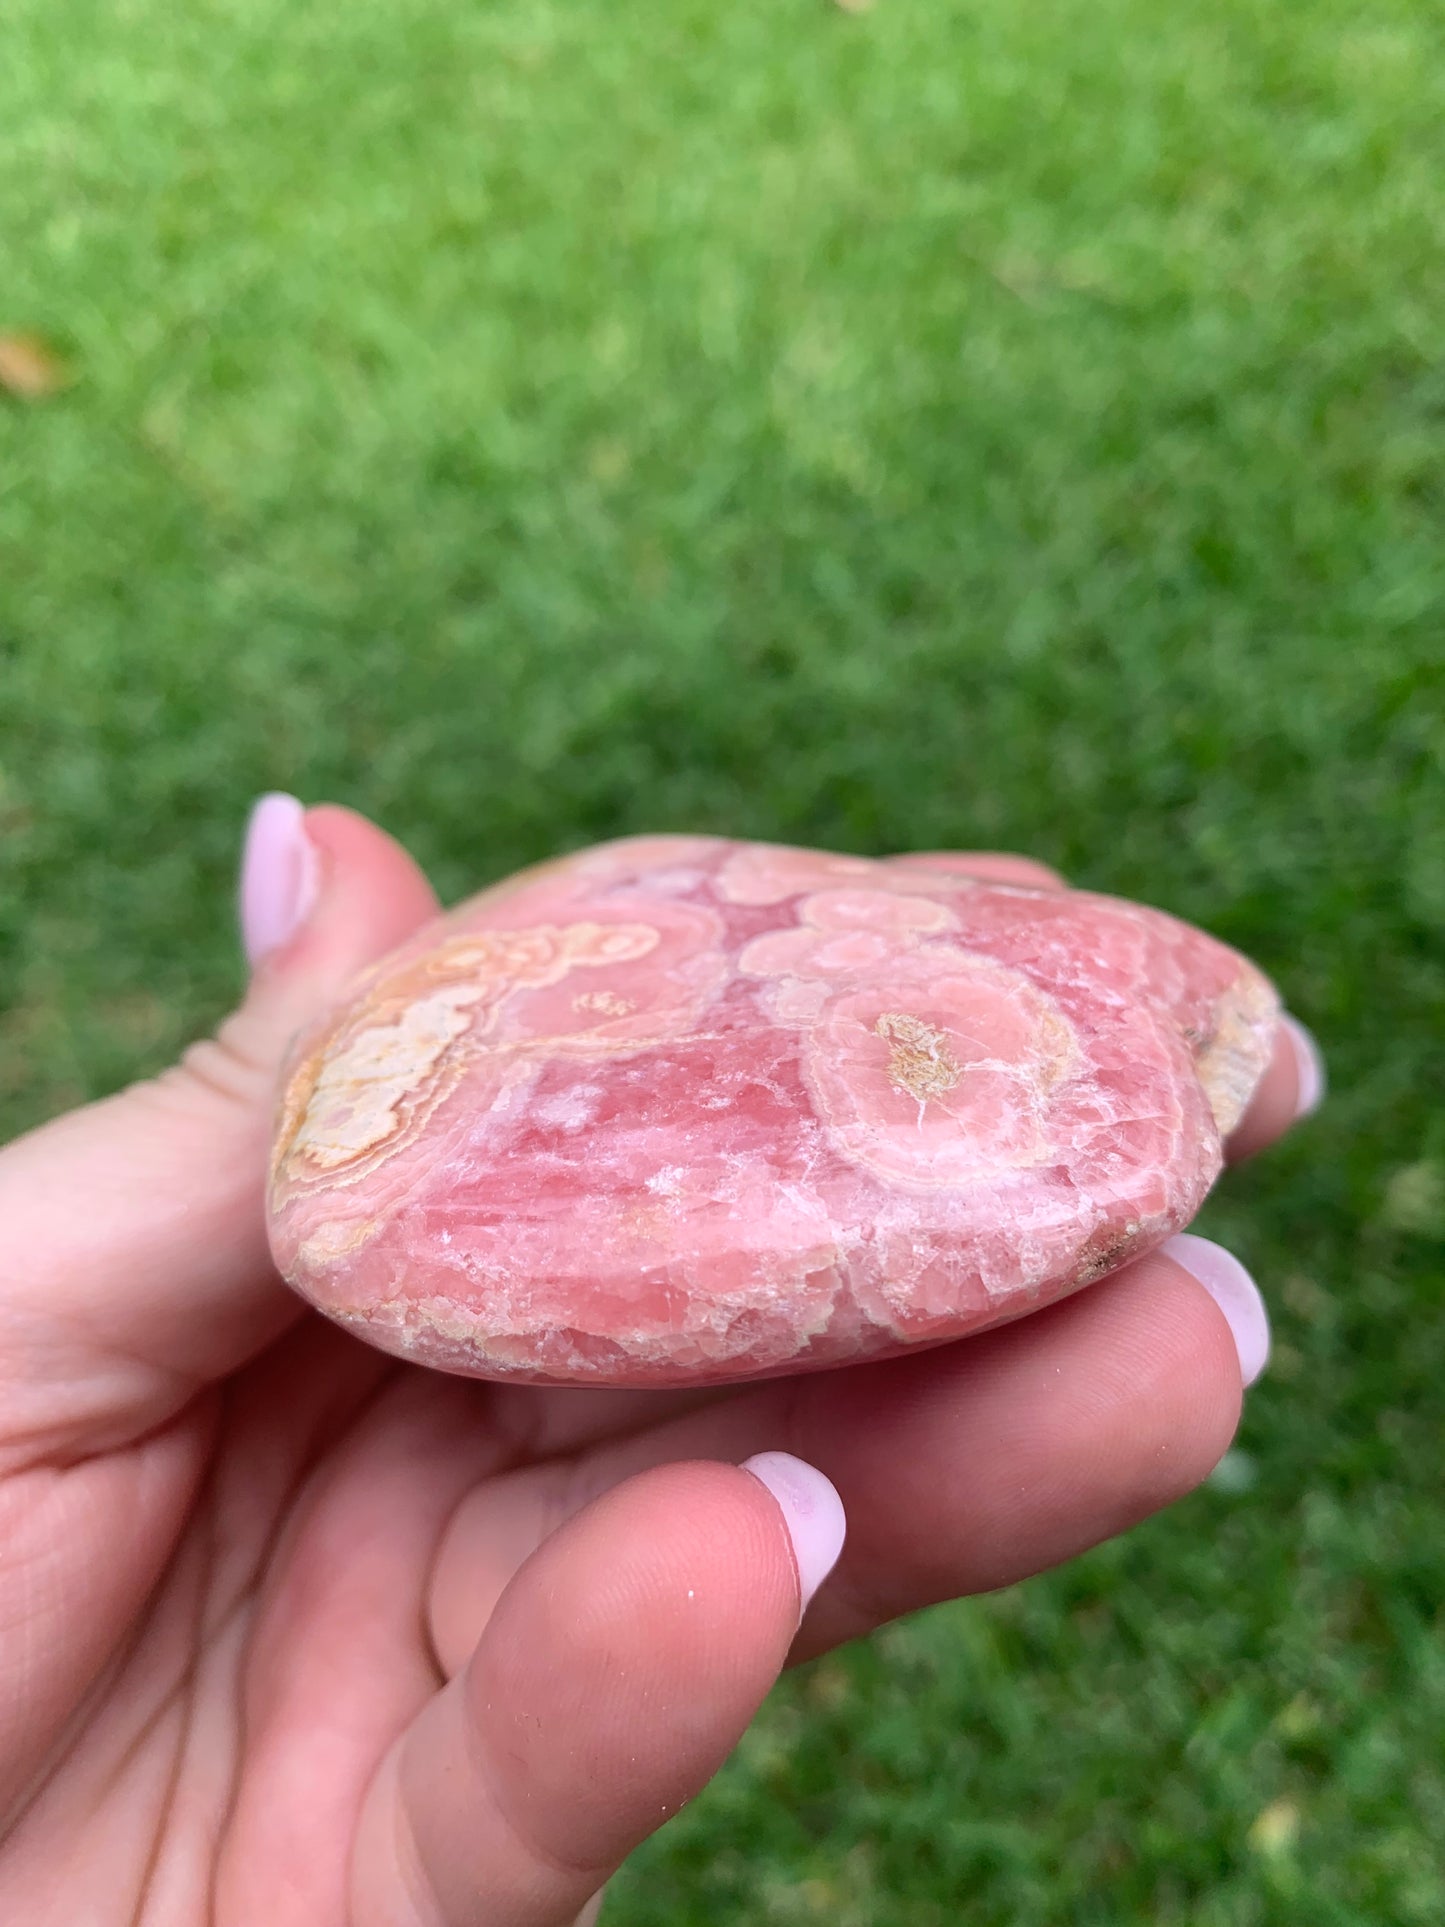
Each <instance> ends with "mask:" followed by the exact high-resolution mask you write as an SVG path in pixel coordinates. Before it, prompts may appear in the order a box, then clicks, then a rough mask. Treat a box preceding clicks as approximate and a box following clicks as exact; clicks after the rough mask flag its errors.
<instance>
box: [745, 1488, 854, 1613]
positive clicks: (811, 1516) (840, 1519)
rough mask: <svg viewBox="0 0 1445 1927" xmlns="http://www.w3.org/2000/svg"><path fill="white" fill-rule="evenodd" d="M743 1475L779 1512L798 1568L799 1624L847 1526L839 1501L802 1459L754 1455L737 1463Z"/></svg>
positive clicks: (829, 1568)
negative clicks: (756, 1483)
mask: <svg viewBox="0 0 1445 1927" xmlns="http://www.w3.org/2000/svg"><path fill="white" fill-rule="evenodd" d="M743 1470H744V1472H751V1473H752V1475H753V1477H754V1478H755V1479H760V1480H761V1481H762V1483H763V1484H764V1485H765V1486H766V1487H767V1488H768V1490H769V1492H771V1493H772V1495H773V1497H774V1498H775V1499H776V1500H777V1502H778V1508H779V1510H780V1511H781V1512H782V1515H783V1521H784V1523H785V1524H786V1526H787V1528H788V1537H789V1538H790V1539H791V1540H792V1542H793V1558H794V1559H795V1560H796V1562H797V1567H798V1589H799V1591H800V1593H801V1594H802V1607H801V1609H800V1612H799V1615H798V1616H799V1618H800V1619H801V1618H802V1615H803V1613H805V1612H806V1611H807V1610H808V1601H809V1600H810V1599H811V1598H812V1597H813V1594H814V1593H815V1592H816V1591H817V1590H818V1588H819V1586H821V1585H822V1583H823V1581H824V1580H825V1579H826V1578H827V1577H828V1574H829V1573H830V1572H831V1571H832V1570H833V1568H834V1566H836V1565H837V1563H838V1554H839V1553H840V1552H841V1551H842V1550H843V1535H844V1533H845V1532H846V1530H847V1524H848V1522H847V1520H846V1518H845V1517H844V1514H843V1501H842V1500H841V1499H840V1498H839V1497H838V1493H837V1490H836V1488H835V1487H834V1485H833V1482H832V1480H831V1479H827V1478H824V1476H823V1474H822V1473H821V1472H820V1471H819V1470H818V1468H817V1467H816V1466H814V1465H809V1464H808V1462H807V1460H806V1459H796V1458H794V1457H793V1455H792V1453H791V1452H755V1453H754V1454H753V1456H752V1457H751V1458H750V1459H744V1460H743Z"/></svg>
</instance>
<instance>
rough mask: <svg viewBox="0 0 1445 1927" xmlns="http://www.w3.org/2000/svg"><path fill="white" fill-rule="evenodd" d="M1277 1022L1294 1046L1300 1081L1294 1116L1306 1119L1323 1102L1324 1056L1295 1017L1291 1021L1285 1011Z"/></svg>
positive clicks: (1324, 1081) (1296, 1067)
mask: <svg viewBox="0 0 1445 1927" xmlns="http://www.w3.org/2000/svg"><path fill="white" fill-rule="evenodd" d="M1279 1021H1280V1025H1281V1027H1282V1028H1283V1030H1284V1033H1285V1036H1286V1037H1288V1039H1289V1041H1290V1043H1291V1044H1293V1046H1294V1061H1295V1071H1296V1073H1297V1076H1298V1079H1299V1082H1298V1085H1297V1087H1296V1088H1297V1093H1298V1094H1297V1096H1296V1097H1295V1101H1294V1114H1295V1116H1296V1117H1297V1118H1300V1117H1308V1116H1309V1114H1310V1112H1311V1111H1317V1110H1318V1109H1319V1107H1320V1105H1321V1103H1322V1102H1323V1101H1324V1095H1325V1090H1326V1088H1327V1084H1328V1080H1327V1078H1326V1076H1325V1059H1324V1053H1323V1052H1322V1051H1321V1049H1320V1047H1319V1045H1318V1044H1317V1043H1316V1042H1315V1040H1314V1038H1313V1037H1312V1036H1311V1034H1310V1032H1309V1031H1307V1030H1306V1029H1305V1027H1304V1025H1303V1024H1302V1023H1301V1022H1300V1020H1299V1018H1298V1017H1291V1016H1290V1014H1289V1012H1288V1011H1286V1012H1285V1013H1284V1015H1283V1016H1282V1017H1281V1018H1280V1020H1279Z"/></svg>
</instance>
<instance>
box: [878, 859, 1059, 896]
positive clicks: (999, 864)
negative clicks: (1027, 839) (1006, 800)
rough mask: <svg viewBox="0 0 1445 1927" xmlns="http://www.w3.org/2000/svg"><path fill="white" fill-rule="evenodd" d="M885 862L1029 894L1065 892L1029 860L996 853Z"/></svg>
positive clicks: (1053, 875) (1047, 872) (1052, 872)
mask: <svg viewBox="0 0 1445 1927" xmlns="http://www.w3.org/2000/svg"><path fill="white" fill-rule="evenodd" d="M887 861H888V862H889V863H891V864H893V865H895V866H896V867H897V868H898V869H900V870H910V869H912V870H945V871H961V872H962V874H963V875H965V876H971V877H978V878H979V879H980V880H981V881H983V882H984V883H1016V884H1021V885H1022V886H1023V887H1024V888H1025V889H1028V890H1067V889H1068V887H1069V885H1068V880H1067V878H1065V877H1061V876H1060V875H1059V873H1058V871H1057V870H1051V869H1050V868H1049V866H1048V864H1047V863H1036V862H1035V861H1034V859H1033V858H1032V857H1031V856H1012V855H1008V854H1006V853H1004V852H1002V851H998V850H910V851H909V852H908V853H907V854H906V855H904V856H891V857H889V858H888V859H887Z"/></svg>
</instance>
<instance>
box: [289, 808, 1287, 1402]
mask: <svg viewBox="0 0 1445 1927" xmlns="http://www.w3.org/2000/svg"><path fill="white" fill-rule="evenodd" d="M1277 1016H1278V1000H1277V998H1276V996H1275V993H1274V990H1273V988H1272V987H1271V985H1270V984H1269V982H1268V981H1267V979H1266V978H1264V977H1263V976H1262V975H1261V974H1260V972H1259V971H1258V970H1257V969H1256V968H1255V967H1254V966H1253V965H1252V964H1250V963H1249V962H1248V961H1247V960H1246V959H1245V958H1243V957H1241V956H1240V955H1239V954H1238V953H1237V952H1235V951H1233V950H1231V949H1229V948H1228V947H1227V946H1226V945H1224V944H1222V943H1220V942H1218V941H1217V940H1215V939H1214V938H1212V937H1209V936H1206V935H1205V934H1204V933H1203V932H1201V931H1199V930H1196V929H1193V928H1192V927H1191V926H1189V925H1187V924H1184V923H1181V922H1179V921H1178V920H1176V919H1175V918H1173V917H1170V916H1167V915H1165V914H1164V913H1163V912H1161V911H1157V910H1151V909H1147V908H1144V907H1143V906H1141V905H1138V904H1133V903H1126V902H1122V901H1120V900H1118V899H1115V898H1111V897H1104V896H1098V895H1093V894H1090V893H1088V892H1085V891H1064V890H1059V891H1055V890H1042V889H1029V888H1023V887H1020V886H1017V885H1002V884H999V883H996V882H987V881H981V880H979V879H977V878H974V877H971V876H970V875H968V874H967V873H966V872H965V871H963V870H961V869H958V868H955V867H953V865H952V864H950V863H947V862H944V861H940V862H938V863H936V864H929V863H927V862H921V861H920V860H919V859H917V858H910V859H868V858H862V857H850V856H831V855H827V854H824V853H822V852H817V851H811V850H797V849H788V848H782V847H779V846H775V845H770V844H755V843H737V842H732V841H729V840H726V839H722V838H709V837H635V838H630V839H626V840H624V841H621V842H617V843H610V844H602V845H600V846H598V847H597V848H595V849H592V850H584V851H582V852H580V853H579V854H577V855H574V856H570V857H565V858H563V859H561V860H560V861H558V862H555V863H551V864H545V865H543V866H541V867H540V868H538V869H535V870H531V871H527V872H524V873H523V874H522V875H521V876H518V877H514V878H512V879H510V880H509V881H507V882H505V883H503V884H500V885H498V886H497V887H495V888H493V889H491V890H485V891H483V892H482V893H481V894H480V895H479V896H475V897H473V898H471V899H470V900H469V901H468V902H466V903H464V904H462V905H460V906H459V907H458V908H457V909H455V910H453V911H451V912H450V913H449V914H447V915H445V916H443V917H441V918H439V919H438V920H437V921H436V922H434V923H433V924H431V925H429V926H428V927H427V928H425V929H424V930H421V931H419V932H418V933H417V934H416V935H415V936H414V937H413V938H412V939H411V940H410V941H409V942H407V943H406V944H404V945H403V946H402V947H401V948H400V949H399V950H397V951H395V952H394V953H393V954H392V955H391V956H389V957H387V958H385V959H384V960H383V961H382V962H381V963H379V964H377V965H376V966H374V967H373V968H372V969H371V970H370V971H368V972H367V973H365V975H364V976H363V977H362V978H361V979H360V980H359V981H358V982H357V983H356V984H355V986H354V987H353V989H352V992H351V993H350V994H349V996H348V999H347V1001H345V1003H344V1004H343V1005H342V1006H341V1007H340V1008H339V1009H337V1010H335V1011H334V1012H332V1013H331V1014H330V1015H329V1016H328V1017H327V1018H325V1019H324V1020H323V1021H322V1022H320V1023H319V1024H317V1025H315V1026H314V1027H312V1029H311V1030H310V1031H308V1032H307V1033H306V1034H305V1035H303V1036H302V1037H301V1038H299V1039H298V1040H297V1043H296V1046H295V1047H294V1049H293V1051H292V1054H291V1059H290V1062H289V1065H288V1068H287V1072H286V1077H285V1082H284V1089H283V1095H282V1102H281V1107H280V1121H279V1127H278V1132H277V1138H276V1144H275V1150H274V1155H273V1159H272V1167H271V1183H270V1228H271V1241H272V1248H273V1251H274V1253H275V1257H276V1261H277V1263H278V1265H279V1266H280V1268H281V1270H282V1272H283V1273H284V1274H285V1276H286V1277H287V1278H288V1279H289V1280H290V1281H291V1283H292V1284H293V1285H294V1286H295V1287H296V1288H297V1289H298V1290H299V1291H301V1292H302V1293H303V1294H304V1295H305V1296H306V1297H307V1298H309V1299H310V1300H311V1301H312V1303H314V1304H315V1305H316V1306H318V1307H319V1308H320V1309H321V1310H322V1311H324V1312H325V1313H327V1314H328V1315H329V1316H330V1317H332V1318H335V1319H337V1320H339V1321H341V1322H342V1323H343V1324H345V1325H347V1326H349V1327H350V1328H352V1329H353V1330H355V1331H356V1332H358V1333H359V1334H361V1335H362V1336H363V1337H365V1338H367V1339H369V1340H370V1341H371V1342H372V1343H374V1344H376V1345H379V1346H381V1347H382V1348H384V1349H386V1350H388V1351H393V1352H396V1353H399V1354H401V1355H403V1356H405V1357H408V1358H412V1359H415V1360H417V1361H419V1362H421V1363H423V1364H428V1365H433V1366H437V1367H440V1368H441V1369H443V1370H447V1371H453V1372H461V1373H466V1374H470V1375H473V1376H476V1377H482V1378H520V1379H531V1380H534V1381H537V1382H540V1383H550V1384H575V1383H591V1384H596V1385H637V1386H668V1385H682V1384H690V1383H698V1382H723V1381H727V1380H737V1379H749V1378H762V1377H768V1376H772V1375H774V1374H776V1373H780V1372H789V1371H801V1370H812V1369H817V1368H820V1367H825V1366H830V1365H840V1364H846V1363H850V1362H852V1361H854V1360H858V1359H862V1358H868V1357H880V1356H884V1355H887V1354H890V1353H895V1352H899V1351H902V1350H904V1349H906V1348H908V1347H911V1346H917V1345H930V1344H937V1343H939V1342H941V1341H943V1340H945V1339H949V1338H954V1337H958V1336H961V1335H962V1334H964V1333H967V1332H970V1331H975V1330H978V1329H981V1328H982V1327H984V1326H986V1325H991V1324H996V1323H999V1322H1000V1321H1002V1320H1004V1319H1008V1318H1013V1317H1017V1316H1018V1315H1020V1314H1021V1313H1023V1312H1026V1311H1029V1310H1031V1309H1033V1308H1035V1307H1037V1306H1041V1305H1044V1304H1047V1303H1048V1302H1050V1301H1051V1300H1053V1299H1056V1298H1059V1297H1061V1296H1062V1295H1063V1294H1065V1293H1066V1292H1069V1291H1072V1290H1074V1289H1076V1288H1078V1287H1079V1286H1082V1285H1086V1284H1088V1283H1090V1282H1091V1281H1092V1280H1094V1279H1096V1278H1099V1277H1102V1276H1103V1275H1104V1274H1105V1273H1106V1272H1108V1271H1111V1270H1113V1269H1115V1268H1116V1267H1117V1266H1119V1265H1121V1264H1122V1263H1124V1262H1125V1260H1127V1259H1129V1258H1131V1257H1135V1256H1138V1255H1140V1254H1141V1253H1143V1252H1145V1251H1147V1250H1148V1249H1150V1248H1151V1247H1152V1246H1154V1245H1156V1244H1158V1243H1160V1242H1161V1241H1162V1240H1163V1239H1164V1238H1166V1237H1168V1236H1169V1234H1170V1233H1171V1232H1173V1231H1176V1230H1178V1229H1179V1228H1180V1227H1181V1226H1182V1225H1185V1224H1187V1223H1188V1222H1189V1220H1190V1218H1192V1217H1193V1215H1194V1213H1195V1211H1196V1210H1197V1209H1198V1207H1199V1205H1200V1203H1201V1202H1202V1200H1203V1198H1204V1196H1205V1194H1206V1192H1207V1191H1208V1189H1209V1187H1210V1185H1211V1184H1212V1183H1213V1181H1214V1179H1215V1177H1216V1176H1217V1175H1218V1173H1219V1169H1220V1166H1221V1162H1222V1156H1221V1139H1222V1137H1223V1136H1224V1135H1225V1134H1227V1133H1228V1132H1229V1131H1230V1130H1231V1129H1232V1127H1233V1126H1234V1124H1235V1123H1236V1122H1237V1121H1238V1119H1239V1117H1240V1116H1241V1115H1242V1113H1243V1111H1244V1109H1245V1107H1246V1105H1247V1103H1248V1101H1249V1098H1250V1096H1251V1094H1252V1092H1253V1090H1254V1088H1255V1085H1256V1084H1257V1082H1258V1079H1259V1077H1260V1075H1261V1073H1262V1072H1263V1070H1264V1067H1265V1065H1266V1064H1267V1062H1268V1060H1269V1054H1270V1048H1271V1044H1272V1039H1273V1033H1274V1028H1275V1023H1276V1020H1277Z"/></svg>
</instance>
